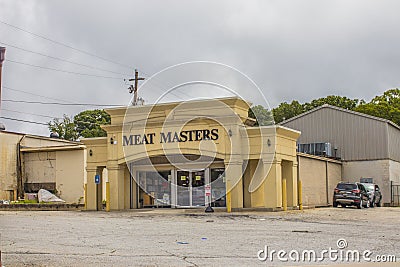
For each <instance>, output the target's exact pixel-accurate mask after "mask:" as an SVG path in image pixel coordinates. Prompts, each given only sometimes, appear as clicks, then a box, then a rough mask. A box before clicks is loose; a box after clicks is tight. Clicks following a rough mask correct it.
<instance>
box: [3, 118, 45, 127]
mask: <svg viewBox="0 0 400 267" xmlns="http://www.w3.org/2000/svg"><path fill="white" fill-rule="evenodd" d="M0 118H2V119H5V120H11V121H19V122H26V123H33V124H38V125H46V126H48V124H47V123H44V122H37V121H27V120H21V119H16V118H9V117H3V116H0Z"/></svg>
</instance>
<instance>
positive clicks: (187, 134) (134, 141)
mask: <svg viewBox="0 0 400 267" xmlns="http://www.w3.org/2000/svg"><path fill="white" fill-rule="evenodd" d="M155 136H156V134H155V133H148V134H134V135H132V134H131V135H129V136H126V135H124V136H123V137H122V145H123V146H132V145H142V144H143V145H148V144H154V139H155ZM218 138H219V135H218V129H211V130H209V129H203V130H190V131H181V132H167V133H164V132H161V133H160V143H175V142H192V141H201V140H214V141H215V140H218Z"/></svg>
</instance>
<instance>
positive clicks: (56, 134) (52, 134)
mask: <svg viewBox="0 0 400 267" xmlns="http://www.w3.org/2000/svg"><path fill="white" fill-rule="evenodd" d="M50 138H60V136H59V135H58V133H55V132H51V133H50Z"/></svg>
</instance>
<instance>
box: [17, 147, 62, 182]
mask: <svg viewBox="0 0 400 267" xmlns="http://www.w3.org/2000/svg"><path fill="white" fill-rule="evenodd" d="M23 165H24V183H55V178H56V169H57V162H56V152H54V151H53V152H51V151H49V152H35V153H24V154H23Z"/></svg>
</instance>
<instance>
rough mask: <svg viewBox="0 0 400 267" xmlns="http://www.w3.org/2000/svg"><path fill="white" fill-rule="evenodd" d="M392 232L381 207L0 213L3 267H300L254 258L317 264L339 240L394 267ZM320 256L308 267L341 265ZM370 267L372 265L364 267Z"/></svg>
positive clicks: (399, 215) (393, 214) (399, 242)
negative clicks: (306, 257)
mask: <svg viewBox="0 0 400 267" xmlns="http://www.w3.org/2000/svg"><path fill="white" fill-rule="evenodd" d="M399 225H400V208H386V207H385V208H373V209H372V208H370V209H362V210H358V209H356V208H345V209H344V208H320V209H310V210H304V211H289V212H270V213H267V212H242V213H232V214H228V213H225V212H216V213H213V214H205V213H204V212H202V211H198V210H169V209H168V210H136V211H125V212H110V213H106V212H80V211H56V212H55V211H52V212H46V211H35V212H28V211H19V212H16V211H0V229H1V240H0V244H1V251H2V263H3V265H4V266H227V265H230V266H254V265H256V266H258V265H259V266H273V265H308V264H310V263H309V262H304V261H301V256H300V261H299V262H297V261H293V260H291V259H288V260H287V261H286V262H285V261H281V260H279V259H278V258H277V255H276V254H275V255H274V254H272V256H274V258H273V260H271V258H267V259H266V260H265V261H262V260H260V259H258V257H261V258H263V257H264V256H265V254H264V253H263V252H264V251H265V246H268V253H270V252H271V250H276V251H279V250H284V251H286V252H287V253H289V252H290V251H292V250H295V251H299V253H300V255H301V253H302V252H304V250H315V251H316V253H317V258H319V256H320V252H321V251H322V250H328V249H329V248H332V249H336V250H338V251H340V249H338V244H337V241H338V239H345V244H346V245H347V246H346V247H345V248H343V249H342V250H343V251H346V250H357V251H360V253H361V252H363V251H365V250H370V251H371V253H372V254H371V255H369V257H368V258H370V259H371V260H376V256H382V255H384V256H385V255H389V256H390V255H395V256H396V257H397V262H400V231H399ZM342 242H343V241H342ZM260 250H263V251H262V252H261V253H260ZM321 255H323V257H321V259H322V258H323V260H321V261H319V260H318V259H317V260H316V261H312V264H319V265H330V264H339V263H340V264H341V263H348V262H346V261H339V260H335V261H333V260H331V259H330V256H328V255H327V254H321ZM338 255H339V254H338ZM291 256H292V258H296V257H295V256H296V254H291ZM282 258H283V259H284V258H285V257H282ZM286 258H288V254H287V255H286ZM380 259H381V258H380ZM361 261H362V262H363V259H361ZM373 265H378V264H377V263H376V262H375V263H369V264H368V265H367V266H373ZM379 265H381V264H379ZM395 265H396V264H387V266H395ZM385 266H386V265H385ZM396 266H397V265H396Z"/></svg>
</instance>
